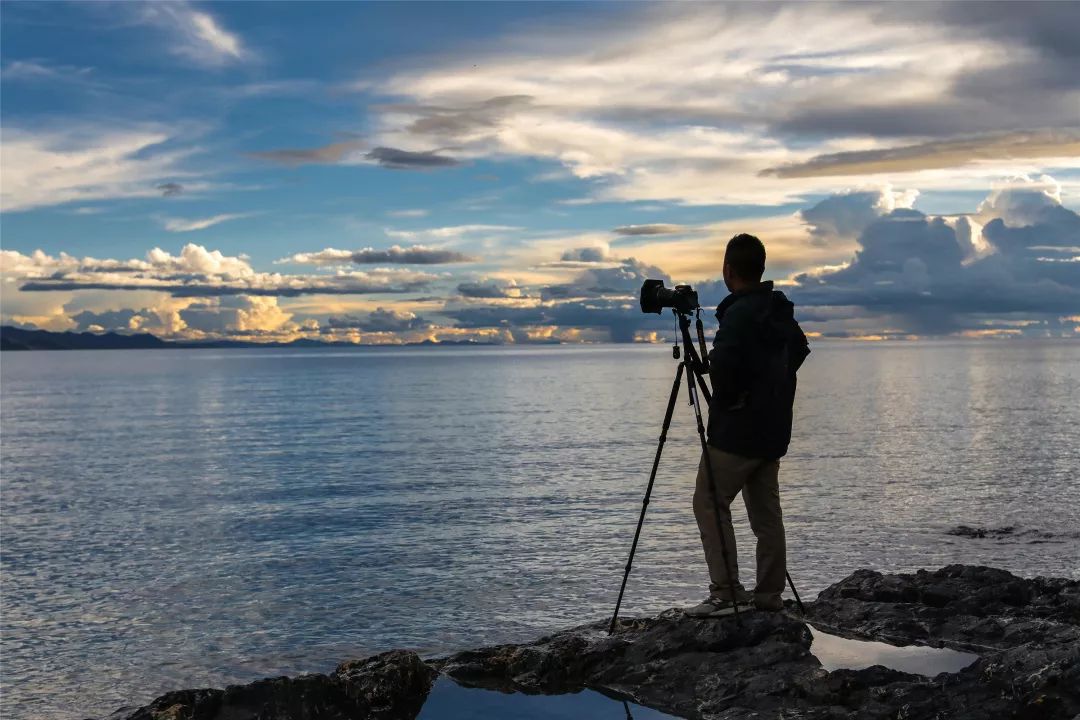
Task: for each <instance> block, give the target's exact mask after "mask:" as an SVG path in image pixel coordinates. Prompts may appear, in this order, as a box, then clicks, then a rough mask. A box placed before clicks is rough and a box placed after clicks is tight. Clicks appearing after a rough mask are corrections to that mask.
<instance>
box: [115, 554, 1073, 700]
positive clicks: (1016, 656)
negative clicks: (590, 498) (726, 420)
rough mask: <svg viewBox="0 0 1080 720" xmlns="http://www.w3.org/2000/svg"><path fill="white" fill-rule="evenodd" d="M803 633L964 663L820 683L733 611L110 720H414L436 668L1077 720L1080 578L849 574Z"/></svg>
mask: <svg viewBox="0 0 1080 720" xmlns="http://www.w3.org/2000/svg"><path fill="white" fill-rule="evenodd" d="M807 610H808V616H807V618H806V619H809V620H810V622H813V623H814V625H815V626H818V627H819V628H820V629H822V630H826V631H828V632H832V633H834V634H838V635H844V636H848V637H857V638H860V639H867V640H878V641H884V642H890V643H892V644H897V645H906V644H912V643H918V644H923V645H931V646H936V647H943V646H944V647H951V648H954V649H960V650H967V651H971V652H976V653H977V654H978V655H979V659H978V660H976V661H975V662H974V663H973V664H971V665H969V666H968V667H966V668H964V669H963V670H961V671H959V672H954V673H940V674H939V675H937V676H936V677H934V678H930V677H925V676H922V675H913V674H909V673H904V672H899V671H897V670H892V669H888V668H885V667H882V666H879V665H875V666H873V667H869V668H866V669H862V670H835V671H832V672H828V671H826V670H825V669H824V668H823V667H822V666H821V663H820V662H819V661H818V659H817V658H816V657H815V656H814V655H813V654H812V652H811V650H812V642H813V637H812V635H811V633H810V630H809V628H808V627H807V625H806V624H805V622H804V618H801V617H799V616H797V615H795V614H794V613H793V612H792V609H791V608H790V607H789V608H788V612H785V613H764V612H758V611H746V612H744V613H741V615H740V617H739V618H738V619H736V618H734V617H726V618H717V619H706V620H701V619H694V618H688V617H686V616H684V615H682V614H681V613H679V612H676V611H668V612H665V613H663V614H661V615H660V616H658V617H655V618H641V619H633V620H631V619H621V620H620V623H619V625H618V627H617V629H616V631H615V633H614V634H613V635H610V636H609V635H608V634H607V632H606V627H607V623H606V622H597V623H592V624H588V625H582V626H580V627H577V628H573V629H571V630H564V631H562V632H558V633H555V634H553V635H549V636H547V637H544V638H541V639H540V640H537V641H536V642H532V643H527V644H523V645H498V646H494V647H488V648H482V649H479V650H470V651H466V652H462V653H458V654H456V655H453V656H451V657H448V658H443V659H441V660H433V661H430V662H428V663H427V664H425V663H423V662H422V661H421V660H420V659H419V658H417V657H416V656H415V655H413V654H412V653H404V652H396V653H386V654H384V655H378V656H375V657H373V658H369V659H368V660H363V661H352V662H348V663H345V664H343V665H341V666H340V667H338V669H337V670H336V671H335V672H334V673H333V674H331V675H329V676H326V675H307V676H302V677H299V678H295V679H289V678H277V679H272V680H263V681H260V682H257V683H252V684H250V685H245V686H241V687H233V688H228V689H226V690H223V691H222V690H185V691H180V692H175V693H169V694H167V695H164V696H162V697H160V698H158V699H157V700H155V701H154V702H153V703H152V704H151V705H148V706H146V707H144V708H140V709H139V710H136V711H134V712H127V713H126V714H116V715H115V716H114V717H116V718H123V719H124V720H174V719H177V720H179V719H181V718H182V719H183V720H226V719H228V720H241V719H246V718H253V719H255V718H257V719H258V720H285V719H286V718H289V719H292V718H296V719H297V720H301V719H302V720H308V719H310V720H321V719H326V720H336V719H337V718H346V717H348V718H374V719H377V720H391V719H393V718H412V717H415V715H416V713H417V712H418V711H419V709H420V707H421V705H422V704H423V702H424V699H425V698H426V696H427V693H428V692H429V689H430V687H431V683H432V680H433V677H434V675H435V674H436V671H440V672H443V673H445V674H447V675H449V676H450V677H451V678H453V679H454V680H456V681H457V682H458V683H460V684H462V685H466V686H470V687H480V688H487V689H492V690H500V691H504V692H508V691H513V692H523V693H564V692H575V691H577V690H581V689H584V688H592V689H595V690H600V691H602V692H606V693H608V694H614V695H616V696H619V697H624V698H626V699H630V700H633V701H635V702H637V703H640V704H643V705H648V706H651V707H653V708H656V709H658V710H662V711H664V712H668V713H671V714H674V715H679V716H682V717H686V718H693V719H698V718H700V719H701V720H746V719H749V718H762V719H764V718H769V719H773V718H780V717H784V718H800V720H840V719H841V718H843V719H845V720H919V719H923V718H925V719H926V720H930V719H934V720H937V719H939V718H950V719H954V720H984V719H986V718H1014V719H1016V720H1027V719H1031V720H1034V719H1035V718H1039V719H1042V718H1047V719H1051V720H1052V719H1055V718H1065V719H1068V718H1074V717H1076V716H1077V715H1078V713H1080V582H1078V581H1073V580H1064V579H1055V578H1035V579H1023V578H1019V577H1016V576H1015V575H1012V574H1011V573H1008V572H1005V571H1003V570H995V569H993V568H986V567H972V566H964V565H952V566H949V567H946V568H942V569H940V570H937V571H933V572H927V571H920V572H917V573H914V574H910V575H883V574H882V573H878V572H873V571H870V570H859V571H857V572H855V573H853V574H852V575H850V576H849V577H847V578H845V579H844V580H842V581H840V582H839V583H836V584H835V585H833V586H831V587H830V588H828V589H827V590H825V591H824V592H822V593H821V595H820V596H819V597H818V599H817V600H816V601H815V602H813V603H808V604H807Z"/></svg>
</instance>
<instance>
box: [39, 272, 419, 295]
mask: <svg viewBox="0 0 1080 720" xmlns="http://www.w3.org/2000/svg"><path fill="white" fill-rule="evenodd" d="M334 277H335V276H326V279H324V278H323V277H321V276H307V277H304V276H291V277H290V278H289V280H288V282H285V283H280V284H268V285H247V284H231V285H230V284H218V283H214V282H207V281H200V280H191V281H186V282H177V281H167V280H162V281H157V282H153V283H123V282H106V281H80V280H67V279H64V278H57V279H53V278H41V279H38V280H31V281H29V282H26V283H23V284H22V285H21V286H19V289H20V290H22V291H24V292H63V291H72V290H142V291H147V290H149V291H153V292H166V293H169V294H170V295H172V296H173V297H222V296H229V295H258V296H262V297H299V296H301V295H372V294H378V293H394V294H396V293H404V292H412V291H415V290H417V289H418V288H422V287H424V286H426V285H427V281H426V280H416V281H406V282H403V283H401V284H399V285H387V284H385V283H381V282H378V281H370V282H369V281H364V280H355V281H344V282H341V281H334V280H333V278H334Z"/></svg>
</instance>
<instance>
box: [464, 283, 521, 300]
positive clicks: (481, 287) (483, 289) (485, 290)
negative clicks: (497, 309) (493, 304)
mask: <svg viewBox="0 0 1080 720" xmlns="http://www.w3.org/2000/svg"><path fill="white" fill-rule="evenodd" d="M457 291H458V292H459V293H460V294H461V295H463V296H465V297H468V298H510V297H521V292H520V290H518V288H516V287H510V286H506V285H497V284H495V283H475V282H463V283H461V284H459V285H458V286H457Z"/></svg>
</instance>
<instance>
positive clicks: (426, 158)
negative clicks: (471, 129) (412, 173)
mask: <svg viewBox="0 0 1080 720" xmlns="http://www.w3.org/2000/svg"><path fill="white" fill-rule="evenodd" d="M364 157H366V158H367V159H368V160H374V161H375V162H377V163H378V164H379V165H382V166H383V167H385V168H391V169H393V170H424V169H427V168H438V167H452V166H454V165H460V164H461V163H460V162H458V161H457V160H455V159H454V158H451V157H446V156H445V155H439V154H438V151H436V150H428V151H425V152H411V151H409V150H399V149H397V148H391V147H377V148H375V149H374V150H372V151H371V152H368V153H365V155H364Z"/></svg>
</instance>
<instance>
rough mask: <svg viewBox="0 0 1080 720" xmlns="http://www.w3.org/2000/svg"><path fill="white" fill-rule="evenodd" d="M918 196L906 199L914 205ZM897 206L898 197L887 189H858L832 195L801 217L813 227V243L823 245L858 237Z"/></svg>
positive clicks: (800, 213) (802, 212)
mask: <svg viewBox="0 0 1080 720" xmlns="http://www.w3.org/2000/svg"><path fill="white" fill-rule="evenodd" d="M911 200H914V195H913V194H912V195H908V196H906V198H905V200H904V204H910V201H911ZM895 205H896V199H895V196H894V194H893V193H892V192H891V191H890V190H887V189H877V190H856V191H851V192H846V193H839V194H836V195H830V196H829V197H827V198H825V199H823V200H821V201H820V202H818V203H817V204H816V205H813V206H811V207H808V208H806V209H805V210H801V211H799V217H800V218H802V220H803V221H804V222H805V223H806V224H807V225H809V226H810V236H811V239H812V242H814V243H815V244H817V245H823V244H826V243H828V242H829V241H831V240H835V239H838V238H854V237H858V236H859V234H860V233H861V232H862V231H863V230H865V229H866V228H867V227H868V226H869V225H870V224H871V223H873V222H875V221H876V220H878V219H879V218H880V217H881V216H882V215H884V214H885V213H887V212H890V211H892V210H893V209H894V207H895Z"/></svg>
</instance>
